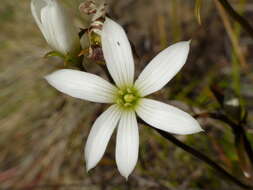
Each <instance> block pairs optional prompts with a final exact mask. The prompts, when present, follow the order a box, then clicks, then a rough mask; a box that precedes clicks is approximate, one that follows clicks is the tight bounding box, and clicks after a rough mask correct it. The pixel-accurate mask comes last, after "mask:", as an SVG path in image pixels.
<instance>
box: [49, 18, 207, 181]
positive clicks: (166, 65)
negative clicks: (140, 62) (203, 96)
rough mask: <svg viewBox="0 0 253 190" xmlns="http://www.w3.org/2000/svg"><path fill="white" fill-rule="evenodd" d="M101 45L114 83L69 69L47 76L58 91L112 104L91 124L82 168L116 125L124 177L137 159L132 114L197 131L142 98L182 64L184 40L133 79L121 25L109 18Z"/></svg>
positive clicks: (183, 116) (96, 156) (173, 111)
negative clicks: (84, 162)
mask: <svg viewBox="0 0 253 190" xmlns="http://www.w3.org/2000/svg"><path fill="white" fill-rule="evenodd" d="M102 49H103V52H104V57H105V60H106V66H107V68H108V70H109V72H110V74H111V76H112V78H113V79H114V81H115V83H116V86H114V85H112V84H110V83H109V82H107V81H106V80H104V79H102V78H101V77H99V76H96V75H94V74H90V73H86V72H81V71H75V70H69V69H64V70H59V71H56V72H54V73H52V74H51V75H49V76H47V77H46V79H47V81H48V82H49V83H50V84H51V85H52V86H53V87H55V88H56V89H58V90H59V91H61V92H63V93H65V94H68V95H70V96H73V97H75V98H80V99H84V100H89V101H93V102H100V103H111V104H112V105H111V106H110V107H109V108H108V109H107V110H106V111H105V112H104V113H102V114H101V115H100V116H99V117H98V118H97V120H96V121H95V123H94V124H93V126H92V129H91V132H90V134H89V137H88V140H87V143H86V147H85V159H86V164H87V170H90V169H91V168H93V167H95V166H96V164H97V163H98V162H99V161H100V159H101V158H102V156H103V154H104V152H105V149H106V146H107V144H108V141H109V139H110V137H111V135H112V133H113V131H114V129H115V128H116V127H117V142H116V163H117V166H118V169H119V171H120V173H121V175H123V176H124V177H125V178H128V176H129V174H130V173H131V172H132V171H133V169H134V167H135V165H136V162H137V158H138V148H139V134H138V127H137V119H136V114H137V115H138V116H139V117H140V118H141V119H142V120H144V121H145V122H146V123H148V124H150V125H151V126H153V127H156V128H158V129H161V130H164V131H167V132H170V133H174V134H181V135H184V134H192V133H197V132H200V131H202V129H201V127H200V126H199V124H198V122H197V121H196V120H195V119H194V118H193V117H191V116H190V115H189V114H187V113H185V112H183V111H181V110H179V109H178V108H175V107H173V106H170V105H167V104H164V103H162V102H159V101H156V100H152V99H148V98H144V97H145V96H147V95H149V94H151V93H153V92H156V91H158V90H160V89H161V88H162V87H163V86H164V85H166V83H167V82H168V81H169V80H170V79H172V78H173V77H174V76H175V74H176V73H177V72H178V71H179V70H180V69H181V67H182V66H183V65H184V63H185V62H186V59H187V55H188V53H189V42H179V43H176V44H174V45H172V46H170V47H168V48H167V49H165V50H163V51H162V52H160V53H159V54H158V55H157V56H156V57H155V58H154V59H153V60H152V61H151V62H150V63H149V64H148V65H147V66H146V68H145V69H144V71H143V72H142V73H141V74H140V76H139V77H138V79H137V80H136V81H135V82H134V60H133V56H132V51H131V47H130V43H129V41H128V39H127V36H126V34H125V32H124V30H123V28H122V27H121V26H120V25H118V24H117V23H115V22H114V21H112V20H110V19H109V18H106V21H105V24H104V27H103V30H102Z"/></svg>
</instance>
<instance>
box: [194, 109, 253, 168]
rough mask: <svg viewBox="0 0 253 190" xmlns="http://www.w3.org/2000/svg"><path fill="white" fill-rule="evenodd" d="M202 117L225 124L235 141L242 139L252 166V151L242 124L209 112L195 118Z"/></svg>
mask: <svg viewBox="0 0 253 190" xmlns="http://www.w3.org/2000/svg"><path fill="white" fill-rule="evenodd" d="M203 116H204V117H210V118H213V119H216V120H219V121H222V122H224V123H226V124H227V125H228V126H229V127H230V128H231V129H232V130H233V133H234V135H235V138H236V139H240V138H239V137H242V140H243V145H244V148H245V150H246V153H247V155H248V158H249V159H250V161H251V164H252V166H253V149H252V146H251V144H250V142H249V140H248V138H247V135H246V132H245V129H244V126H243V124H242V123H240V124H236V123H235V122H233V121H232V120H231V119H229V118H228V117H227V116H226V115H224V114H221V113H212V112H210V113H204V114H198V115H196V116H195V117H203Z"/></svg>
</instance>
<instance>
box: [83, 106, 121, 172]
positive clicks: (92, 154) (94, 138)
mask: <svg viewBox="0 0 253 190" xmlns="http://www.w3.org/2000/svg"><path fill="white" fill-rule="evenodd" d="M120 115H121V112H120V111H119V109H118V107H117V106H116V105H112V106H111V107H109V108H108V109H107V110H106V111H105V112H103V113H102V114H101V115H100V116H99V117H98V118H97V120H96V121H95V123H94V124H93V126H92V128H91V131H90V134H89V136H88V139H87V141H86V145H85V151H84V152H85V160H86V169H87V171H89V170H90V169H92V168H94V167H95V166H96V165H97V163H98V162H99V161H100V160H101V158H102V157H103V155H104V152H105V149H106V147H107V144H108V142H109V140H110V138H111V136H112V133H113V131H114V129H115V128H116V126H117V124H118V121H119V119H120Z"/></svg>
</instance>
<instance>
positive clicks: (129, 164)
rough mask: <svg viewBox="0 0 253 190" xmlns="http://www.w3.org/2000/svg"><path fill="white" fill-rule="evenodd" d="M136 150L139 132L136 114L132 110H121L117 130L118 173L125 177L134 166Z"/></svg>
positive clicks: (136, 156)
mask: <svg viewBox="0 0 253 190" xmlns="http://www.w3.org/2000/svg"><path fill="white" fill-rule="evenodd" d="M138 151H139V132H138V125H137V121H136V115H135V113H134V112H123V113H122V116H121V118H120V122H119V126H118V131H117V142H116V163H117V166H118V170H119V172H120V174H121V175H122V176H124V177H125V178H126V179H127V178H128V176H129V174H130V173H131V172H132V171H133V169H134V168H135V165H136V163H137V160H138Z"/></svg>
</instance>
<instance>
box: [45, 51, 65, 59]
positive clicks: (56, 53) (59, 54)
mask: <svg viewBox="0 0 253 190" xmlns="http://www.w3.org/2000/svg"><path fill="white" fill-rule="evenodd" d="M44 57H45V58H48V57H61V58H64V55H62V54H61V53H59V52H57V51H50V52H48V53H47V54H46V55H44Z"/></svg>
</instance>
